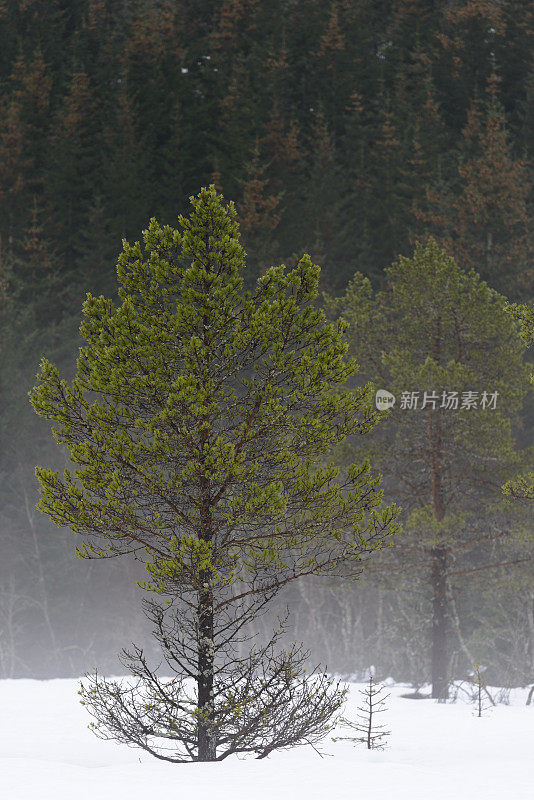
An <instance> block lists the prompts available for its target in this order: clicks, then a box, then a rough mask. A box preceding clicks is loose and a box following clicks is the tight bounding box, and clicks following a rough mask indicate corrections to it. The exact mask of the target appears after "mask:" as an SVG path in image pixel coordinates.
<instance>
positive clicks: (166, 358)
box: [30, 187, 395, 761]
mask: <svg viewBox="0 0 534 800" xmlns="http://www.w3.org/2000/svg"><path fill="white" fill-rule="evenodd" d="M192 205H193V210H192V213H191V216H190V217H189V218H187V219H184V218H180V223H181V227H182V231H179V230H175V229H173V228H171V227H170V226H165V227H163V228H162V227H160V225H159V224H158V223H157V222H156V221H155V220H152V221H151V223H150V226H149V228H148V230H146V231H145V232H144V234H143V238H144V250H143V248H142V246H141V244H140V243H135V244H134V245H130V244H128V243H125V244H124V249H123V252H122V254H121V255H120V257H119V263H118V269H117V275H118V280H119V297H120V301H121V302H120V305H118V306H117V305H115V304H114V302H113V301H112V300H109V299H107V298H105V297H102V296H101V297H92V296H91V295H88V297H87V300H86V302H85V304H84V315H85V319H84V321H83V323H82V325H81V334H82V336H83V337H84V338H85V340H86V343H87V344H86V346H85V347H83V348H82V349H81V350H80V356H79V359H78V362H77V374H76V376H75V378H74V380H73V381H72V383H71V384H68V383H67V382H66V381H64V380H61V379H60V376H59V374H58V371H57V369H56V367H54V366H53V365H52V364H51V363H50V362H48V361H47V360H46V359H43V361H42V364H41V373H40V375H39V380H40V385H39V386H37V387H36V388H35V389H34V390H33V391H32V392H31V393H30V397H31V402H32V405H33V407H34V409H35V411H36V412H37V413H38V414H39V415H41V416H43V417H45V418H47V419H49V420H52V421H53V422H54V423H55V430H54V435H55V437H56V439H57V441H58V442H59V443H60V444H65V445H66V447H67V449H68V452H69V454H70V459H71V461H72V462H73V464H74V465H75V470H74V472H73V471H72V470H66V471H65V473H64V474H63V475H62V476H61V475H59V474H58V473H57V472H54V471H52V470H50V469H46V468H44V467H38V468H37V470H36V473H37V476H38V478H39V483H40V489H41V500H40V503H39V508H40V510H41V511H43V512H44V513H45V514H48V516H49V517H50V518H51V519H52V520H53V521H54V522H55V523H56V524H57V525H64V526H68V527H70V528H71V529H72V530H73V531H74V532H76V533H78V534H80V535H82V536H83V537H84V544H83V545H82V546H81V547H80V548H79V553H80V555H82V556H85V557H97V558H98V557H106V556H118V555H122V554H127V553H135V554H136V555H137V557H138V558H140V559H143V560H144V561H145V563H146V565H147V568H148V570H149V573H150V581H149V583H148V584H147V588H149V589H152V590H155V591H156V592H163V593H166V594H167V595H168V596H169V597H170V599H171V600H172V601H173V604H174V606H175V607H176V608H177V609H178V610H177V612H176V614H175V616H174V618H173V622H172V626H173V630H175V631H177V635H178V638H179V643H178V650H180V648H181V653H182V655H184V653H185V657H184V658H183V659H182V660H180V656H179V657H178V658H177V659H175V660H174V665H175V668H176V669H177V670H178V673H179V679H180V680H181V679H183V678H190V679H192V681H193V685H194V687H195V693H194V696H193V700H192V704H193V706H194V708H193V711H192V712H191V713H192V714H193V717H194V720H193V722H192V723H191V724H192V725H193V732H191V727H190V725H189V723H187V725H186V727H187V737H186V736H184V737H183V738H182V740H178V742H177V747H178V749H179V752H176V753H175V754H174V756H175V757H174V760H198V761H212V760H215V759H217V758H218V757H219V756H218V755H217V751H218V747H219V746H221V747H223V751H222V752H223V753H224V752H226V750H225V749H224V744H225V742H226V741H227V738H225V737H227V736H228V735H229V734H228V731H227V730H226V731H225V732H224V736H223V735H222V734H221V736H220V735H219V728H218V719H220V717H221V714H223V713H224V709H225V708H227V704H228V703H232V702H234V700H235V703H236V705H235V706H234V711H236V709H237V710H239V707H240V706H239V703H238V700H239V697H240V696H241V695H240V693H239V692H236V693H235V694H234V696H233V699H232V698H230V699H229V698H228V697H225V694H224V691H225V690H224V682H222V683H221V681H219V680H218V669H219V665H220V662H221V659H224V658H226V657H227V656H228V652H229V651H228V648H231V647H232V646H234V645H236V644H237V641H238V639H236V637H239V631H240V626H239V625H236V620H238V619H239V618H240V615H242V618H243V619H244V620H250V619H251V618H252V617H253V616H254V614H255V613H256V611H257V607H256V602H257V600H258V598H259V599H260V600H261V598H266V599H268V598H269V597H271V596H272V595H273V594H274V593H275V592H276V591H278V589H280V588H281V587H282V586H284V585H286V584H287V583H288V582H290V581H292V580H294V579H296V578H299V577H302V576H306V575H335V574H340V573H345V574H346V573H347V572H351V573H353V574H354V573H357V572H358V569H359V567H358V563H359V562H361V561H362V559H365V558H366V557H367V556H368V555H369V554H370V553H371V552H372V551H373V550H376V549H378V548H381V547H382V546H384V544H385V543H386V539H387V536H388V535H389V534H390V533H391V532H392V531H393V529H394V518H395V509H394V508H393V507H389V508H386V509H384V510H381V509H380V505H381V499H382V498H381V492H380V490H379V478H377V477H372V476H371V473H370V467H369V463H368V462H363V463H361V464H351V465H350V466H349V467H348V468H347V469H346V470H345V471H344V472H343V473H341V471H340V469H339V468H338V466H337V465H336V464H335V463H334V462H333V460H332V459H331V458H330V453H331V451H332V448H333V447H334V446H335V445H337V444H339V443H340V442H341V441H342V440H343V439H344V438H345V437H346V436H347V435H348V434H363V433H366V432H367V431H369V430H371V428H372V427H373V425H374V424H375V422H376V421H377V414H376V411H375V410H374V408H373V407H372V404H371V398H370V396H369V392H368V391H367V389H366V388H363V389H359V390H357V391H354V392H353V391H348V390H347V389H345V388H344V387H343V385H344V383H345V382H346V380H347V378H348V377H349V375H351V374H353V373H354V371H355V370H356V366H355V364H354V362H353V361H352V360H348V361H347V360H345V357H344V356H345V352H346V349H347V345H346V343H345V342H344V339H343V332H344V329H345V323H344V322H342V321H339V322H335V323H329V322H327V321H326V318H325V316H324V313H323V312H322V311H321V310H320V309H318V308H317V307H316V305H315V300H316V298H317V284H318V280H319V267H316V266H314V265H313V264H312V263H311V261H310V259H309V258H308V257H306V256H305V257H304V258H303V259H302V260H301V261H300V262H299V264H298V265H297V267H296V268H295V269H293V270H291V271H288V270H286V269H285V268H284V267H283V266H280V267H271V268H270V269H269V270H268V271H267V272H266V274H265V275H264V276H263V277H261V278H260V279H259V280H258V283H257V286H256V288H255V290H254V292H253V293H251V292H248V291H243V288H242V285H243V277H242V272H243V269H244V266H245V265H244V253H243V250H242V248H241V245H240V243H239V238H238V227H237V224H236V222H235V210H234V207H233V204H232V203H230V204H228V205H224V204H223V201H222V198H221V197H220V196H219V195H217V193H216V191H215V189H214V188H213V187H211V188H210V189H203V190H202V191H201V192H200V194H199V195H198V196H197V197H196V198H193V199H192ZM163 627H164V626H163ZM162 635H164V636H167V637H168V639H169V647H170V651H171V652H174V654H175V655H176V647H174V646H173V642H172V636H170V634H168V629H167V633H165V632H164V633H162ZM167 650H169V648H167ZM251 658H252V656H251ZM248 674H250V673H248ZM287 674H288V676H289V677H290V676H291V671H289V672H288V673H287ZM238 684H239V685H240V686H241V685H242V683H239V680H238ZM257 685H258V690H259V691H260V690H261V691H262V692H263V691H266V692H269V690H270V686H271V684H270V683H269V681H266V680H260V682H259V684H257ZM236 698H237V699H236ZM173 702H174V705H173V706H172V707H173V709H174V713H175V716H176V717H177V718H178V720H177V719H174V720H171V721H169V725H170V722H173V723H174V724H176V725H178V727H179V726H180V721H179V720H180V719H181V718H182V716H186V717H187V719H188V720H189V721H191V716H190V712H189V711H188V712H187V713H186V712H185V711H184V708H183V705H181V704H180V702H179V701H178V700H177V699H176V698H174V701H173ZM184 702H185V701H184ZM245 707H246V703H245V704H243V708H244V709H245ZM188 708H190V706H188ZM104 710H105V709H104ZM243 713H244V714H245V713H246V712H245V711H243ZM188 715H189V716H188ZM186 722H187V720H186ZM184 724H185V723H184ZM233 730H234V731H235V730H236V729H235V727H234V729H233ZM240 730H241V729H240ZM304 733H305V731H304ZM303 736H304V734H303ZM221 737H222V738H221ZM301 738H302V737H301ZM304 738H305V736H304ZM178 739H179V737H178ZM222 739H224V741H222ZM233 741H234V745H235V746H234V748H233V750H232V752H241V750H240V749H239V737H238V736H237V734H236V735H235V738H234V740H233ZM271 745H272V742H271V743H270V744H267V745H262V746H260V745H258V747H259V754H260V755H261V754H266V752H268V751H269V747H270V746H271ZM180 747H181V750H180ZM247 747H248V749H249V750H250V749H251V747H250V744H248V745H247ZM252 749H253V748H252ZM271 749H272V747H271Z"/></svg>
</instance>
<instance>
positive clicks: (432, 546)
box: [333, 240, 528, 699]
mask: <svg viewBox="0 0 534 800" xmlns="http://www.w3.org/2000/svg"><path fill="white" fill-rule="evenodd" d="M386 272H387V278H388V288H387V289H386V290H385V291H384V292H383V293H380V294H378V295H377V296H376V297H375V296H374V295H373V292H372V289H371V285H370V283H369V281H368V280H367V279H365V278H363V276H361V275H356V277H355V278H354V279H353V281H352V282H351V283H350V284H349V288H348V290H347V293H346V295H345V296H344V297H343V298H341V299H340V300H338V301H335V302H333V307H334V308H337V309H338V310H339V311H340V312H341V313H342V314H343V315H344V316H345V318H346V319H347V320H348V322H349V323H350V325H351V334H350V336H351V347H352V352H353V353H354V354H355V355H356V356H357V359H358V362H359V363H360V365H361V367H362V369H363V372H364V374H365V375H366V376H367V377H368V378H369V377H371V378H372V379H373V380H374V381H376V382H378V381H380V384H379V385H378V388H386V387H387V389H388V390H389V391H390V392H392V393H393V394H394V395H395V397H396V398H397V400H396V403H395V406H394V409H393V411H392V412H391V416H390V418H389V420H388V423H387V424H386V425H384V426H381V427H382V435H381V436H380V437H379V440H376V441H375V442H374V446H373V449H372V452H374V453H375V454H376V456H378V457H379V460H380V463H381V467H382V469H383V471H384V475H385V477H386V479H387V484H386V485H387V487H388V491H389V492H390V493H392V494H393V496H395V497H396V499H398V500H399V501H400V503H401V504H402V506H403V509H404V513H405V528H404V538H403V539H402V545H401V546H400V548H399V549H398V550H397V551H396V552H397V555H396V562H395V568H396V569H402V565H403V564H404V568H405V569H412V570H413V569H414V567H417V568H418V569H424V570H427V571H426V575H427V576H428V581H429V585H430V588H431V593H432V604H433V614H432V647H431V649H432V684H433V696H434V697H436V698H442V699H443V698H446V697H447V692H448V688H447V687H448V680H449V675H448V671H449V662H450V648H449V644H448V641H449V631H448V629H449V610H448V596H449V594H450V592H451V591H452V589H451V581H452V580H453V576H454V575H455V574H462V573H466V572H469V567H472V568H473V569H477V570H481V569H485V568H491V567H494V566H496V565H498V563H500V562H499V560H498V559H497V560H494V559H492V558H491V557H490V555H491V554H492V553H493V554H494V548H495V547H496V544H493V543H496V542H498V541H499V540H502V537H503V535H504V534H503V531H507V530H514V528H515V530H517V532H518V533H519V531H520V525H519V521H518V520H517V519H516V520H514V518H513V512H510V511H506V510H505V509H504V507H503V508H500V506H499V503H498V487H499V486H500V485H501V483H502V479H503V478H504V477H505V476H507V475H508V476H510V474H513V471H514V466H515V464H516V463H518V462H519V461H520V460H521V458H526V454H525V455H523V456H521V455H520V453H519V452H518V451H516V449H515V444H514V436H513V432H512V427H511V426H512V421H513V420H514V418H515V416H516V414H517V411H518V410H519V409H520V408H521V404H522V401H523V398H524V396H525V394H526V391H527V389H528V370H527V368H526V366H525V364H524V363H523V361H522V354H523V351H524V344H523V343H522V342H521V339H520V336H519V333H518V330H517V325H516V324H515V323H514V321H513V320H512V319H511V317H510V315H509V313H508V310H507V303H506V299H505V298H504V297H503V296H502V295H499V294H498V293H497V292H495V291H494V290H492V289H490V288H489V287H488V286H487V284H485V283H484V282H483V281H481V280H480V278H479V276H478V275H477V274H476V273H475V272H473V271H469V272H465V271H463V270H462V269H460V268H459V267H458V266H457V264H456V262H455V261H454V260H453V259H452V258H451V257H450V256H448V255H447V254H446V252H445V251H444V250H442V249H441V248H440V247H439V246H438V244H437V243H436V242H435V241H433V240H430V241H429V242H428V243H427V244H426V245H418V246H417V247H416V250H415V253H414V256H413V259H408V258H404V257H401V258H400V260H399V262H398V263H396V264H394V265H393V266H392V267H390V268H388V270H386ZM491 398H493V399H491ZM497 401H498V404H497ZM349 452H350V450H349ZM376 456H375V457H376ZM510 514H511V516H510ZM485 543H486V544H485ZM490 543H492V544H491V548H490V547H489V545H490ZM469 552H474V553H476V555H477V559H478V565H476V566H475V565H472V564H469V562H468V561H467V558H468V554H469ZM500 558H501V561H508V560H510V559H509V558H507V556H506V547H505V546H504V547H503V551H502V552H501V553H500Z"/></svg>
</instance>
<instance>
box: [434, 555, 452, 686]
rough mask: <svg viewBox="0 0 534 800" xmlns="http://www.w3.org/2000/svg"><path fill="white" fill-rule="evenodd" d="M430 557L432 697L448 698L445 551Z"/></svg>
mask: <svg viewBox="0 0 534 800" xmlns="http://www.w3.org/2000/svg"><path fill="white" fill-rule="evenodd" d="M431 556H432V592H433V598H432V697H435V698H437V699H438V700H446V699H447V698H448V696H449V676H448V675H447V665H448V655H447V653H448V642H447V616H448V614H447V550H446V549H445V548H443V547H439V546H438V547H435V548H433V550H432V553H431Z"/></svg>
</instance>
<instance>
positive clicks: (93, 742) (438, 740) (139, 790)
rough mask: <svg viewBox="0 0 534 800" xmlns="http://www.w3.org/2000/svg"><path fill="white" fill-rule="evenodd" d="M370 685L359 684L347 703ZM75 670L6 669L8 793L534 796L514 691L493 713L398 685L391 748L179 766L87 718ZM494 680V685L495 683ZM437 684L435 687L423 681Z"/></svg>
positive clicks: (521, 711) (522, 694)
mask: <svg viewBox="0 0 534 800" xmlns="http://www.w3.org/2000/svg"><path fill="white" fill-rule="evenodd" d="M358 688H359V685H357V684H352V685H351V693H350V699H349V702H348V707H347V713H351V712H355V709H356V706H357V704H358V700H357V691H358ZM77 690H78V684H77V682H76V681H74V680H52V681H29V680H20V681H2V682H1V683H0V703H1V706H2V722H1V728H0V747H1V754H2V755H1V762H0V768H1V771H2V795H3V797H6V798H10V800H35V798H39V800H70V798H71V797H72V794H73V787H76V796H77V797H79V798H80V800H93V798H95V797H98V798H99V800H115V798H120V797H129V798H132V800H137V799H138V798H139V800H140V798H143V797H146V796H147V795H149V794H150V795H152V796H155V797H161V796H167V795H169V794H172V795H173V796H177V797H184V798H187V797H191V796H192V795H194V796H195V797H197V798H199V800H209V798H210V797H213V794H214V792H215V793H216V796H217V797H218V798H220V800H235V798H240V797H253V798H257V800H267V798H272V797H280V798H289V797H291V798H295V799H296V800H301V798H302V800H323V798H332V800H353V798H355V797H359V798H362V800H363V799H365V800H368V799H369V800H371V798H372V799H373V800H390V798H392V797H395V798H398V800H427V799H428V798H430V797H431V798H435V799H436V800H452V799H453V798H466V800H467V798H469V800H503V798H514V800H530V798H531V797H532V726H533V715H534V708H533V707H532V706H530V707H525V699H526V694H527V693H526V691H525V690H521V689H517V690H514V691H512V692H511V695H510V705H499V706H497V707H496V708H494V709H492V710H491V711H489V712H488V713H487V715H485V716H483V717H482V718H480V719H479V718H478V717H476V716H475V715H474V714H473V707H472V705H470V704H469V703H467V704H466V703H465V702H461V701H458V702H457V703H455V704H452V705H451V704H447V705H443V704H439V703H436V701H433V700H428V699H427V700H409V699H405V698H403V697H402V695H403V694H406V693H409V692H410V689H409V688H408V687H406V686H399V685H397V686H390V687H388V691H389V692H390V694H391V696H390V702H389V710H388V712H387V715H386V721H387V724H388V725H389V726H390V729H391V737H390V743H389V745H388V747H387V749H384V750H381V751H377V750H367V749H366V748H365V747H361V746H358V747H354V746H353V745H352V744H350V743H348V742H336V743H332V742H329V741H326V742H325V743H324V745H323V747H322V752H323V757H322V758H321V757H319V755H317V753H315V752H314V751H313V750H312V749H311V748H308V747H303V748H298V749H296V750H293V751H289V752H282V753H278V754H273V755H272V756H271V757H270V758H269V759H267V760H263V761H257V760H253V759H247V760H243V761H242V760H238V759H237V758H235V759H231V760H228V761H226V762H223V763H221V764H202V765H200V764H190V765H188V766H184V767H175V766H173V765H172V764H164V763H158V762H157V761H155V760H154V759H152V758H151V757H150V756H147V755H145V754H143V753H140V752H139V751H137V750H130V749H128V748H126V747H124V746H123V747H121V746H120V745H114V744H110V743H108V742H101V741H99V740H98V739H95V737H94V736H93V735H92V734H91V733H90V732H89V731H88V730H87V718H86V714H85V712H84V711H83V709H82V708H81V706H79V705H78V704H77V702H76V692H77ZM492 691H493V690H492ZM426 692H428V687H426V688H425V689H423V693H426Z"/></svg>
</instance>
